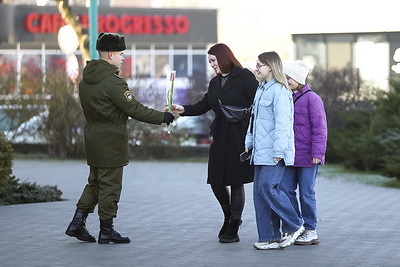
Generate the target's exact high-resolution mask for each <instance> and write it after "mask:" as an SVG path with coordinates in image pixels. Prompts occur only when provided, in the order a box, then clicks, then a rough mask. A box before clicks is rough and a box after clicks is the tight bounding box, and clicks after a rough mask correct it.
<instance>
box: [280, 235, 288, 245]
mask: <svg viewBox="0 0 400 267" xmlns="http://www.w3.org/2000/svg"><path fill="white" fill-rule="evenodd" d="M288 237H289V233H283V234H282V238H281V242H280V243H282V242H283V241H285V240H286V239H287V238H288Z"/></svg>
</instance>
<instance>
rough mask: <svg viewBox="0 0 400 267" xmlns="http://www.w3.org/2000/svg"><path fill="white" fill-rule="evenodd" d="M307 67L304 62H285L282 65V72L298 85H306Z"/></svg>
mask: <svg viewBox="0 0 400 267" xmlns="http://www.w3.org/2000/svg"><path fill="white" fill-rule="evenodd" d="M309 70H310V69H309V67H308V65H307V63H306V62H305V61H300V60H296V61H286V62H284V64H283V72H284V73H285V74H286V75H287V76H289V77H290V78H292V79H293V80H295V81H296V82H298V83H300V84H303V85H304V84H306V78H307V75H308V72H309Z"/></svg>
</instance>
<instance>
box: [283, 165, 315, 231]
mask: <svg viewBox="0 0 400 267" xmlns="http://www.w3.org/2000/svg"><path fill="white" fill-rule="evenodd" d="M317 174H318V165H317V164H316V165H314V166H313V167H286V169H285V171H284V173H283V177H282V182H281V185H280V187H281V189H282V190H283V191H284V192H285V193H286V194H287V195H288V197H289V198H290V201H291V202H292V205H293V207H294V208H295V209H296V212H297V214H298V216H299V218H300V219H302V220H303V221H304V228H305V229H306V230H315V229H316V228H317V202H316V199H315V190H314V187H315V181H316V178H317ZM297 186H298V187H299V200H300V207H301V212H300V209H299V203H298V200H297V195H296V189H297ZM288 228H289V226H287V225H285V224H283V225H282V230H283V231H284V232H288V230H289V229H288Z"/></svg>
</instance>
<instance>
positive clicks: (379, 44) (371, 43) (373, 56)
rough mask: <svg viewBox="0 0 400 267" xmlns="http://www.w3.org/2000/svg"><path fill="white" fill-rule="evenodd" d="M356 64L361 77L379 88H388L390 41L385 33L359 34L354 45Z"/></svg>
mask: <svg viewBox="0 0 400 267" xmlns="http://www.w3.org/2000/svg"><path fill="white" fill-rule="evenodd" d="M354 52H355V66H356V68H358V69H359V70H360V75H361V78H362V79H363V80H364V81H367V82H368V83H369V84H370V85H372V86H376V87H378V88H382V89H387V88H388V77H389V68H388V66H389V65H390V63H389V43H388V42H387V41H386V37H385V35H382V34H376V35H371V34H369V35H359V36H358V38H357V42H356V43H355V45H354Z"/></svg>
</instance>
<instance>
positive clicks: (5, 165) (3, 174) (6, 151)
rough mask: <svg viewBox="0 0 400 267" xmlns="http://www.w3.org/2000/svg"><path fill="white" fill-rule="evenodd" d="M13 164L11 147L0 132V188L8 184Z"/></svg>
mask: <svg viewBox="0 0 400 267" xmlns="http://www.w3.org/2000/svg"><path fill="white" fill-rule="evenodd" d="M12 165H13V148H12V146H11V144H10V142H9V141H8V140H7V139H6V138H5V136H4V133H3V132H0V190H1V189H2V188H4V187H5V186H6V185H8V183H9V180H10V175H11V173H12Z"/></svg>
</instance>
